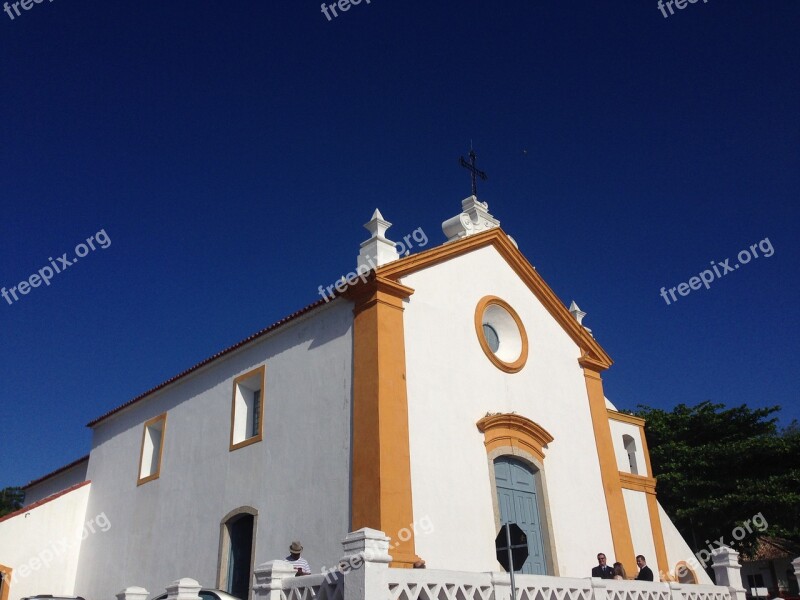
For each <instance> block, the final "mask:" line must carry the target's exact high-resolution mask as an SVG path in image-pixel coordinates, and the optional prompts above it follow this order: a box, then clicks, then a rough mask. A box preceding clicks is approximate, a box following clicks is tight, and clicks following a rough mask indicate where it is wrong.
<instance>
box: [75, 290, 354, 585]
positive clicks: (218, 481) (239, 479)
mask: <svg viewBox="0 0 800 600" xmlns="http://www.w3.org/2000/svg"><path fill="white" fill-rule="evenodd" d="M352 308H353V307H352V304H350V303H348V302H347V301H345V300H342V299H339V300H335V301H332V302H331V304H329V305H326V306H324V307H321V308H318V309H315V310H314V311H313V312H312V313H310V314H309V315H306V316H304V317H300V318H297V319H295V320H294V321H293V322H291V323H288V324H287V325H284V326H283V327H281V328H280V329H278V330H277V331H275V332H274V333H272V334H269V335H267V336H266V337H264V338H262V339H260V340H258V341H255V342H252V343H250V344H248V345H246V346H244V347H243V348H242V349H240V350H237V351H236V352H235V353H232V354H230V355H227V356H224V357H222V358H220V359H217V360H215V361H213V362H212V363H211V364H210V365H208V366H207V367H204V368H203V369H202V370H200V371H198V372H196V373H193V374H191V375H189V376H187V377H186V378H184V379H182V380H180V381H179V382H176V383H175V384H173V385H170V386H169V387H167V388H165V389H163V390H161V391H158V392H156V393H154V394H153V395H152V396H150V397H148V398H146V399H144V400H142V401H139V402H138V403H136V404H134V405H132V406H131V407H130V408H127V409H125V410H123V411H122V412H120V413H117V414H116V415H113V416H112V417H110V418H109V419H107V420H105V421H103V422H101V423H100V424H98V425H97V426H96V427H95V430H94V438H93V447H92V452H91V459H90V464H89V477H90V478H91V479H92V481H93V484H92V494H91V499H90V502H89V509H88V511H89V513H92V514H94V513H97V512H101V511H102V512H104V513H105V514H106V515H107V516H108V519H109V520H110V521H111V523H112V524H113V527H112V529H111V530H110V531H109V533H107V534H104V535H103V536H93V537H90V538H88V539H87V541H86V543H85V544H84V548H83V550H82V552H81V557H80V567H79V575H78V581H77V584H76V590H75V591H76V593H78V594H81V595H83V596H84V597H87V598H112V597H113V596H114V594H116V593H117V592H119V591H120V590H122V589H123V588H125V587H127V586H132V585H138V586H143V587H145V588H146V589H147V590H148V591H150V592H151V593H152V594H156V593H158V592H163V590H164V588H165V587H166V586H167V585H168V584H169V583H171V582H172V581H174V580H175V579H177V578H180V577H192V578H195V579H197V580H198V581H200V583H201V584H202V585H203V586H208V587H217V583H218V579H217V578H218V568H219V564H220V554H221V552H222V551H221V547H220V546H221V544H220V539H221V524H222V522H223V520H224V519H225V518H226V516H227V515H229V514H231V513H233V512H234V511H236V510H237V509H240V508H242V507H251V508H253V509H255V510H256V511H257V512H258V516H257V533H256V538H255V564H256V565H258V564H261V563H263V562H266V561H268V560H274V559H276V558H284V557H285V556H286V555H287V554H288V546H289V544H290V543H291V542H292V541H293V540H301V541H302V543H303V544H304V546H305V552H304V556H305V557H306V558H307V559H308V560H309V562H310V563H311V565H312V568H313V569H314V570H315V571H318V570H319V569H320V568H321V566H322V563H323V562H324V561H329V562H327V564H328V565H330V564H331V562H332V561H333V560H335V559H337V558H338V557H339V556H340V554H341V540H342V538H343V537H344V535H345V534H346V533H347V530H348V526H349V512H350V490H349V485H350V480H349V468H350V412H351V406H350V405H351V397H352V381H351V375H352V364H351V356H352V323H353V314H352ZM264 365H265V366H266V377H265V382H266V383H265V392H264V394H263V402H264V420H263V427H264V429H263V440H262V441H260V442H257V443H253V444H251V445H248V446H246V447H241V448H238V449H236V450H233V451H231V450H230V449H229V448H230V435H231V403H232V394H233V381H234V378H235V377H237V376H239V375H241V374H244V373H247V372H248V371H250V370H252V369H255V368H257V367H260V366H264ZM132 373H134V376H137V377H140V375H137V374H136V370H135V369H134V368H132ZM163 413H166V425H165V433H164V442H163V456H162V462H161V469H160V474H159V477H158V478H157V479H154V480H152V481H149V482H147V483H143V484H141V485H137V479H138V477H137V476H138V473H139V456H140V451H141V446H142V436H143V425H144V423H145V422H146V421H148V420H149V419H152V418H154V417H157V416H159V415H161V414H163Z"/></svg>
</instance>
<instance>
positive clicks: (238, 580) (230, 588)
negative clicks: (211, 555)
mask: <svg viewBox="0 0 800 600" xmlns="http://www.w3.org/2000/svg"><path fill="white" fill-rule="evenodd" d="M256 516H257V512H256V510H255V509H252V508H249V507H246V508H240V509H237V510H235V511H233V512H232V513H229V514H228V515H227V516H226V518H225V520H224V521H223V522H222V532H221V534H222V539H221V544H220V569H219V588H220V589H222V590H224V591H226V592H228V593H229V594H231V595H232V596H236V597H237V598H241V600H248V599H249V597H250V585H251V583H252V580H253V558H254V556H255V553H254V551H253V550H254V548H255V532H256Z"/></svg>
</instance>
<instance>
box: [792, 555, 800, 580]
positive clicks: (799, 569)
mask: <svg viewBox="0 0 800 600" xmlns="http://www.w3.org/2000/svg"><path fill="white" fill-rule="evenodd" d="M792 567H794V576H795V578H796V579H797V585H798V586H800V556H798V557H797V558H795V559H794V560H793V561H792Z"/></svg>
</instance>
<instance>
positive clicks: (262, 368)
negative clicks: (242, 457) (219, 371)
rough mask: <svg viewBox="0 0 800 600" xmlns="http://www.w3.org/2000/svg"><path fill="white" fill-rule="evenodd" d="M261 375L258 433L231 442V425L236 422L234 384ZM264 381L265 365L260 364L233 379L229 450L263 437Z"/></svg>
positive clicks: (252, 442)
mask: <svg viewBox="0 0 800 600" xmlns="http://www.w3.org/2000/svg"><path fill="white" fill-rule="evenodd" d="M259 374H260V375H261V402H260V404H259V407H258V408H259V415H258V434H257V435H254V436H251V437H249V438H245V439H243V440H242V441H241V442H236V443H235V444H234V443H233V426H234V424H235V422H236V386H237V385H239V383H241V382H242V381H245V380H247V379H250V378H251V377H253V376H257V375H259ZM266 383H267V367H266V365H261V366H260V367H256V368H255V369H251V370H250V371H247V373H242V374H241V375H238V376H237V377H236V378H234V380H233V395H232V396H231V437H230V446H229V448H228V451H229V452H233V451H234V450H238V449H239V448H244V447H245V446H249V445H250V444H255V443H256V442H260V441H261V440H262V439H264V405H265V404H266V395H267V394H266Z"/></svg>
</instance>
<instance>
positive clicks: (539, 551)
mask: <svg viewBox="0 0 800 600" xmlns="http://www.w3.org/2000/svg"><path fill="white" fill-rule="evenodd" d="M494 477H495V482H496V484H497V500H498V502H499V504H500V521H501V523H503V524H505V523H509V522H511V523H516V524H517V525H519V526H520V528H521V529H522V531H524V532H525V534H526V535H527V536H528V560H526V561H525V564H524V565H523V566H522V571H521V572H522V573H531V574H535V575H547V567H546V565H545V560H544V544H543V543H542V528H541V525H540V523H541V521H540V519H539V505H538V503H537V495H538V490H537V488H536V477H535V476H534V474H533V472H532V471H531V470H530V469H529V468H528V467H527V466H526V465H525V464H524V463H522V462H520V461H518V460H516V459H514V458H510V457H507V456H501V457H500V458H498V459H496V460H495V461H494Z"/></svg>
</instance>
